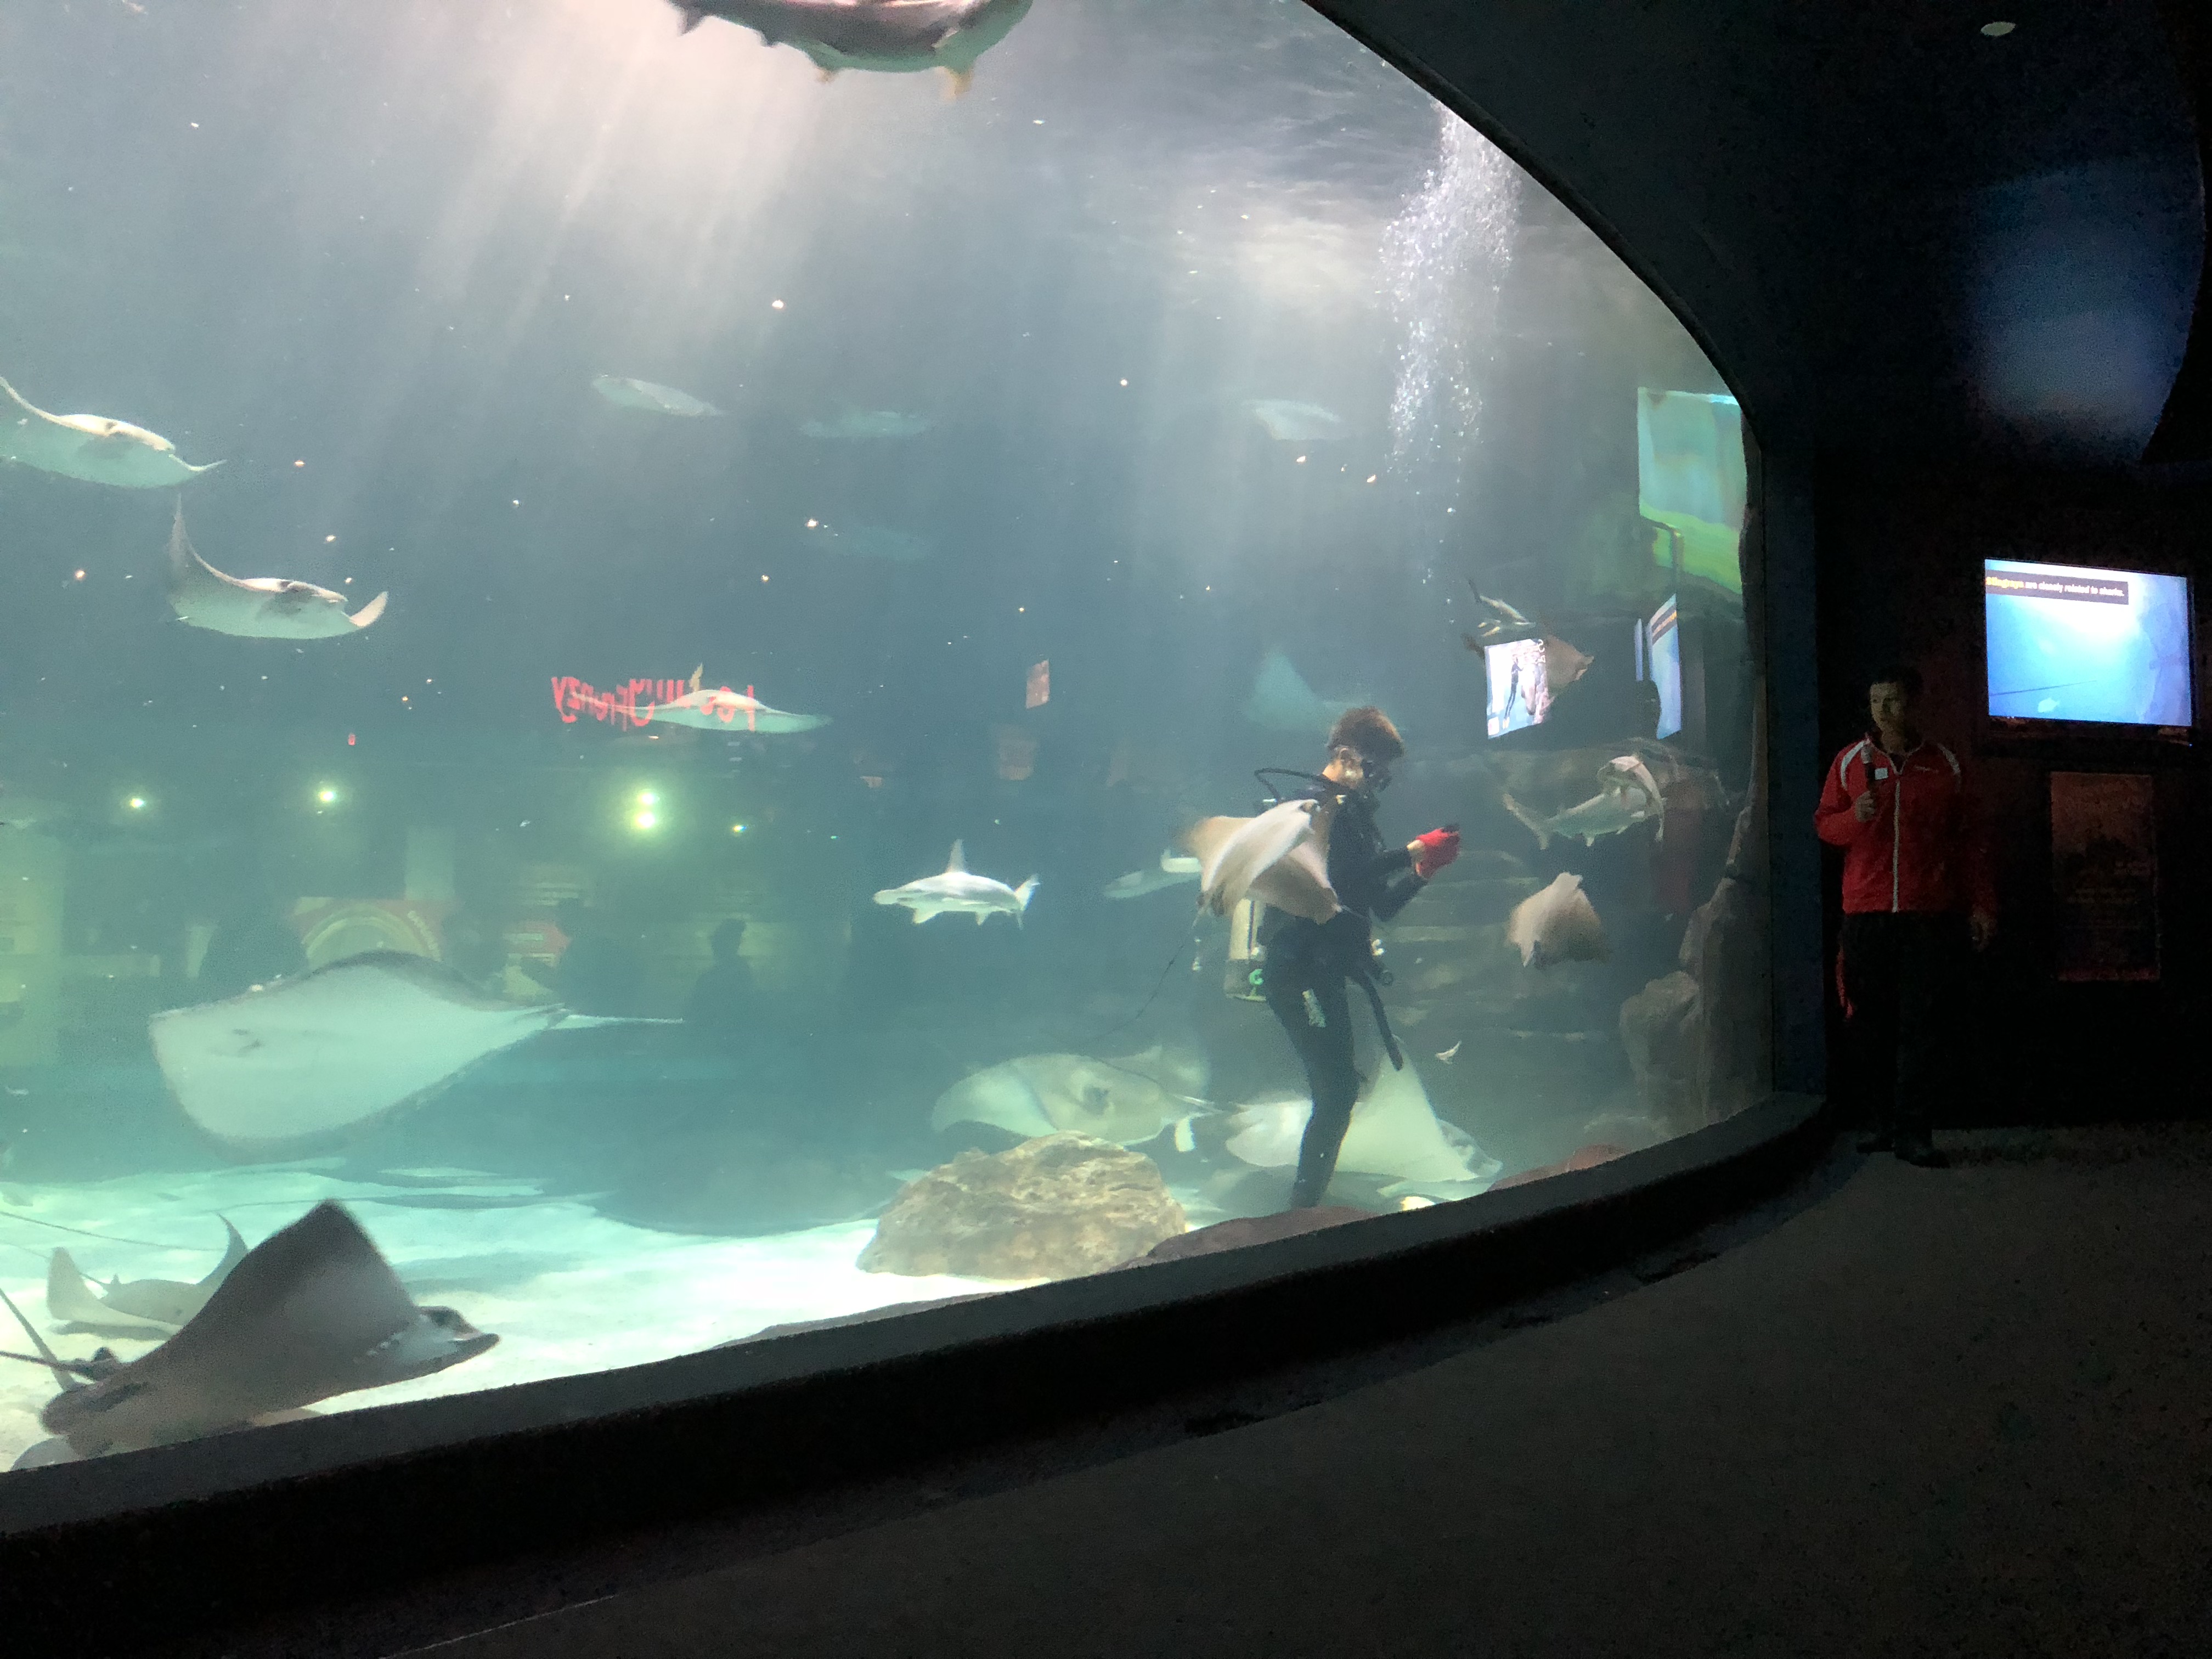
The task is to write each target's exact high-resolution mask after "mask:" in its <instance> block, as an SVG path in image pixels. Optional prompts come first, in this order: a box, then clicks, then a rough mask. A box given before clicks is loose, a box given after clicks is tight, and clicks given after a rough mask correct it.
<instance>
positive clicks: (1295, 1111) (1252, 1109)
mask: <svg viewBox="0 0 2212 1659" xmlns="http://www.w3.org/2000/svg"><path fill="white" fill-rule="evenodd" d="M1312 1115H1313V1102H1312V1101H1310V1100H1271V1101H1260V1102H1256V1103H1254V1104H1252V1105H1249V1106H1240V1107H1238V1108H1237V1118H1236V1127H1235V1133H1232V1134H1231V1136H1230V1137H1229V1143H1228V1146H1229V1151H1230V1152H1231V1153H1232V1154H1234V1155H1235V1156H1236V1157H1237V1158H1242V1159H1243V1161H1244V1162H1245V1163H1247V1164H1256V1165H1257V1166H1258V1167H1260V1168H1261V1169H1263V1170H1279V1169H1286V1168H1288V1167H1289V1166H1290V1165H1291V1164H1296V1163H1297V1161H1298V1145H1299V1142H1300V1141H1301V1140H1302V1139H1304V1135H1305V1130H1306V1120H1307V1119H1308V1118H1310V1116H1312ZM1336 1161H1337V1167H1338V1168H1339V1169H1340V1170H1344V1171H1346V1173H1347V1174H1352V1175H1378V1176H1395V1177H1396V1179H1395V1181H1394V1182H1392V1184H1391V1185H1389V1186H1388V1187H1385V1188H1383V1193H1384V1194H1386V1195H1388V1196H1389V1197H1393V1198H1395V1197H1396V1196H1398V1195H1399V1194H1401V1193H1407V1192H1413V1191H1416V1190H1419V1191H1422V1192H1425V1193H1432V1194H1433V1193H1442V1194H1444V1195H1445V1196H1448V1197H1452V1198H1464V1197H1467V1196H1468V1195H1470V1194H1472V1193H1474V1192H1479V1191H1480V1190H1481V1189H1482V1188H1483V1187H1484V1186H1485V1185H1486V1184H1487V1183H1488V1182H1490V1181H1491V1180H1492V1179H1493V1178H1494V1177H1495V1176H1497V1174H1498V1170H1500V1169H1502V1168H1503V1167H1504V1166H1503V1165H1502V1164H1499V1163H1498V1160H1497V1159H1496V1158H1491V1157H1489V1156H1488V1155H1486V1153H1485V1152H1483V1150H1482V1148H1481V1147H1480V1146H1476V1145H1475V1144H1474V1140H1473V1139H1471V1138H1470V1137H1469V1136H1468V1134H1467V1133H1466V1132H1465V1131H1464V1130H1462V1129H1460V1128H1458V1127H1455V1126H1454V1125H1452V1124H1449V1123H1446V1122H1444V1121H1442V1120H1441V1119H1439V1118H1438V1117H1437V1115H1436V1112H1435V1110H1434V1109H1432V1108H1431V1106H1430V1104H1429V1095H1428V1091H1427V1090H1425V1089H1424V1088H1423V1087H1422V1086H1421V1079H1420V1077H1419V1074H1418V1073H1416V1072H1415V1071H1414V1069H1413V1067H1412V1066H1407V1067H1406V1068H1405V1069H1404V1070H1403V1071H1393V1070H1392V1069H1391V1068H1390V1067H1389V1066H1382V1067H1380V1068H1379V1069H1378V1070H1377V1072H1376V1076H1375V1077H1374V1078H1373V1079H1370V1081H1369V1083H1368V1085H1367V1086H1366V1087H1365V1088H1364V1089H1362V1090H1361V1091H1359V1100H1358V1103H1357V1104H1356V1105H1354V1106H1353V1107H1352V1124H1351V1127H1349V1128H1347V1129H1346V1131H1345V1133H1344V1146H1343V1148H1342V1150H1341V1151H1340V1152H1338V1154H1337V1160H1336Z"/></svg>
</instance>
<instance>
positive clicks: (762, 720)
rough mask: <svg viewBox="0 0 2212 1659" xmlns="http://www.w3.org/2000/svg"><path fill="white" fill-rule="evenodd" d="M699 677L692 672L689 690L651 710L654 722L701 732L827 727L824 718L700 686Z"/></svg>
mask: <svg viewBox="0 0 2212 1659" xmlns="http://www.w3.org/2000/svg"><path fill="white" fill-rule="evenodd" d="M699 674H700V671H699V670H698V669H696V668H695V669H693V670H692V671H691V689H690V690H688V691H686V692H685V693H684V695H683V696H680V697H678V698H676V699H675V700H673V701H672V702H664V703H656V704H655V705H654V706H653V715H652V718H653V720H654V721H657V722H658V723H659V724H661V725H664V726H690V727H691V728H693V729H694V730H695V731H700V732H735V731H746V732H811V731H812V730H814V728H815V727H816V726H827V725H829V716H828V715H827V714H786V713H784V711H783V710H782V709H781V708H769V706H768V705H767V704H766V703H764V702H761V701H760V700H759V699H758V698H757V697H752V696H747V695H746V694H745V693H744V692H742V691H732V690H730V688H729V687H728V686H726V685H718V686H702V685H701V684H700V683H699Z"/></svg>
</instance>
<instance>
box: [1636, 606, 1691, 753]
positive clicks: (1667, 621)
mask: <svg viewBox="0 0 2212 1659" xmlns="http://www.w3.org/2000/svg"><path fill="white" fill-rule="evenodd" d="M1644 640H1645V644H1644V664H1645V667H1646V673H1647V678H1650V681H1651V683H1652V684H1654V685H1656V686H1657V687H1658V688H1659V729H1658V731H1657V732H1655V733H1653V735H1654V736H1655V737H1662V738H1671V737H1673V736H1674V734H1675V733H1676V732H1680V730H1681V729H1682V628H1681V622H1680V617H1679V615H1678V613H1677V611H1676V607H1675V601H1674V599H1668V601H1667V602H1666V603H1665V604H1663V605H1661V606H1660V607H1659V608H1658V609H1657V610H1656V611H1653V612H1652V613H1651V620H1650V622H1648V623H1645V624H1644Z"/></svg>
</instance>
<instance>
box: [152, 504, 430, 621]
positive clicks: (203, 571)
mask: <svg viewBox="0 0 2212 1659" xmlns="http://www.w3.org/2000/svg"><path fill="white" fill-rule="evenodd" d="M390 597H391V595H390V594H388V593H380V594H378V595H377V596H376V597H375V598H374V599H371V600H370V601H369V602H368V604H367V605H363V606H362V608H361V609H360V610H358V611H355V612H354V613H353V614H352V615H351V616H348V615H347V614H346V605H347V603H348V601H347V599H346V596H345V595H344V594H343V593H336V592H331V590H330V589H329V588H327V587H318V586H315V585H314V583H313V582H301V581H291V580H287V579H286V578H284V577H283V576H251V577H238V576H226V575H224V574H223V573H222V571H220V570H217V569H216V568H215V567H214V566H213V565H211V564H210V563H209V562H207V561H206V560H205V559H203V558H202V557H200V556H199V555H198V554H197V552H195V551H194V550H193V548H192V544H191V540H190V539H189V538H187V537H186V536H185V504H184V503H183V502H182V501H179V502H178V503H177V516H176V518H175V520H173V522H172V523H171V525H170V526H169V608H170V609H171V610H173V611H175V612H176V613H177V615H178V616H179V617H182V618H183V619H184V620H185V622H187V623H190V624H191V626H192V627H194V628H204V629H207V630H208V631H209V632H210V633H211V634H230V635H236V636H237V637H238V638H240V639H244V640H336V639H344V638H346V637H348V636H349V635H354V634H358V633H359V632H360V631H361V630H362V629H364V628H366V627H368V625H369V624H370V623H373V622H374V621H375V620H376V619H377V618H378V617H381V616H382V615H383V614H384V602H385V600H386V599H389V598H390Z"/></svg>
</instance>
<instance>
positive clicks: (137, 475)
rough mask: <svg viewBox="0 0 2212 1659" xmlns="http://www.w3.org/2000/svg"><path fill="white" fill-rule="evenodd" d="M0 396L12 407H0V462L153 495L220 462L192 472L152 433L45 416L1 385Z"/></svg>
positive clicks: (101, 419)
mask: <svg viewBox="0 0 2212 1659" xmlns="http://www.w3.org/2000/svg"><path fill="white" fill-rule="evenodd" d="M0 393H5V394H6V396H7V398H8V402H9V403H11V404H15V413H14V414H12V415H11V414H9V413H8V412H7V410H6V408H5V406H4V405H0V461H17V462H20V463H21V464H22V465H25V466H30V467H36V468H37V469H38V470H39V471H41V472H55V473H59V474H60V475H61V476H62V477H64V478H82V479H83V480H84V481H85V482H86V483H102V484H112V485H114V486H115V487H116V488H117V489H161V487H162V486H163V485H165V484H180V483H184V482H185V480H186V479H187V478H192V477H197V476H198V475H199V474H201V473H203V472H205V471H210V469H212V468H215V467H218V466H221V465H222V462H221V461H210V462H209V463H208V464H207V465H205V466H194V465H191V463H190V462H188V461H186V460H185V458H184V457H183V456H181V455H179V454H178V453H177V447H176V446H175V445H174V444H173V443H171V442H170V441H168V440H167V438H164V437H163V436H162V435H161V434H160V433H158V432H149V431H147V430H146V428H144V427H143V426H133V425H131V422H128V421H117V420H111V419H110V418H109V417H108V416H105V415H49V414H47V413H46V410H43V409H40V408H38V407H37V406H36V405H34V404H31V403H29V402H27V400H26V399H25V398H24V397H23V394H22V393H21V392H18V391H16V390H15V387H14V386H9V384H8V382H7V381H5V380H0Z"/></svg>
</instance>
